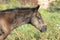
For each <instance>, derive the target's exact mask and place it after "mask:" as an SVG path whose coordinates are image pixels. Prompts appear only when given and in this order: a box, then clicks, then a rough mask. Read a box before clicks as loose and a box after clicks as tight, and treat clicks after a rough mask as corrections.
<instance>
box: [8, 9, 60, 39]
mask: <svg viewBox="0 0 60 40" xmlns="http://www.w3.org/2000/svg"><path fill="white" fill-rule="evenodd" d="M39 12H40V13H41V15H42V18H43V20H44V22H45V23H46V24H47V31H46V32H43V33H42V32H40V31H39V30H38V29H36V28H35V27H34V26H32V25H31V24H25V25H22V26H20V27H18V28H16V29H15V30H13V31H12V32H11V34H10V35H9V36H8V37H7V40H60V12H54V13H53V12H48V11H46V10H43V9H39Z"/></svg>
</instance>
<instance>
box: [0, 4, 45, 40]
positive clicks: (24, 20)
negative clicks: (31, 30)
mask: <svg viewBox="0 0 60 40" xmlns="http://www.w3.org/2000/svg"><path fill="white" fill-rule="evenodd" d="M38 9H39V5H38V6H37V7H35V8H15V9H7V10H3V11H0V40H5V38H6V37H7V36H8V35H9V34H10V32H11V31H12V30H13V29H15V28H16V27H18V26H20V25H23V24H28V23H30V24H32V25H34V26H35V27H36V28H37V29H39V30H40V31H41V32H43V31H45V30H46V25H45V24H44V21H43V20H42V17H41V14H40V13H39V12H38Z"/></svg>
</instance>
